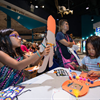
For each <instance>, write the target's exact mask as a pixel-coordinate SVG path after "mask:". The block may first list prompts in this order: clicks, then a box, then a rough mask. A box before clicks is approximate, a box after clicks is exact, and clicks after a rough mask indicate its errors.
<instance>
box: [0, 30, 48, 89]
mask: <svg viewBox="0 0 100 100" xmlns="http://www.w3.org/2000/svg"><path fill="white" fill-rule="evenodd" d="M20 46H21V38H20V36H19V34H18V32H17V31H14V30H13V29H5V30H1V31H0V65H2V66H1V67H0V90H1V89H5V88H7V87H8V86H11V85H16V84H18V83H20V82H23V81H24V80H25V77H24V75H23V69H24V68H25V67H27V66H28V65H29V64H36V63H38V62H39V61H40V60H41V59H42V57H43V56H44V55H47V54H48V53H49V51H50V46H46V48H45V50H44V51H43V52H40V51H37V52H36V53H35V54H34V55H33V56H30V57H27V56H26V55H24V53H23V52H22V50H21V49H20ZM25 58H26V59H25ZM23 59H24V60H23Z"/></svg>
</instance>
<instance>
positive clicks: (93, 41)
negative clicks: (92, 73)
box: [85, 36, 100, 58]
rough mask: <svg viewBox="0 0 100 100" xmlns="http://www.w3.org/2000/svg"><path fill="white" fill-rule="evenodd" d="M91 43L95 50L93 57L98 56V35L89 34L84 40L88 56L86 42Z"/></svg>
mask: <svg viewBox="0 0 100 100" xmlns="http://www.w3.org/2000/svg"><path fill="white" fill-rule="evenodd" d="M88 43H91V44H92V45H93V47H94V50H95V53H96V54H95V57H96V58H98V57H99V56H100V37H99V36H91V37H89V38H88V39H87V41H86V46H85V47H86V55H87V56H89V54H88V49H87V44H88Z"/></svg>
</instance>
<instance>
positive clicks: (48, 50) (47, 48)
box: [43, 45, 50, 56]
mask: <svg viewBox="0 0 100 100" xmlns="http://www.w3.org/2000/svg"><path fill="white" fill-rule="evenodd" d="M49 52H50V45H47V46H46V48H45V50H44V52H43V55H45V56H47V55H48V54H49Z"/></svg>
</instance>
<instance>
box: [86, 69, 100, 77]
mask: <svg viewBox="0 0 100 100" xmlns="http://www.w3.org/2000/svg"><path fill="white" fill-rule="evenodd" d="M87 75H88V76H99V77H100V71H93V70H91V71H89V72H88V74H87Z"/></svg>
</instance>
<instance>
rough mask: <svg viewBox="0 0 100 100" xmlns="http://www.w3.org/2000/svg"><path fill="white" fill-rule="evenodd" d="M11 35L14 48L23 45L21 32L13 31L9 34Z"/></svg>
mask: <svg viewBox="0 0 100 100" xmlns="http://www.w3.org/2000/svg"><path fill="white" fill-rule="evenodd" d="M9 37H10V40H11V43H12V46H13V48H17V47H20V46H21V37H19V34H18V33H17V32H16V31H13V32H12V33H11V34H10V35H9Z"/></svg>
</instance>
